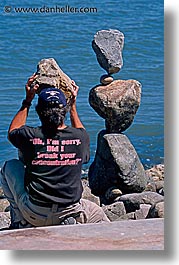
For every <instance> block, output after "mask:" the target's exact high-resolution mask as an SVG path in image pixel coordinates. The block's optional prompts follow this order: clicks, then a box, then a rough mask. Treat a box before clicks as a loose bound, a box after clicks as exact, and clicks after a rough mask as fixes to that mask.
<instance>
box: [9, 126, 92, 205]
mask: <svg viewBox="0 0 179 265" xmlns="http://www.w3.org/2000/svg"><path fill="white" fill-rule="evenodd" d="M9 140H10V141H11V143H12V144H13V145H14V146H15V147H17V148H18V149H19V150H20V151H21V152H22V154H23V159H24V163H25V165H26V172H25V187H26V190H27V191H28V193H29V196H30V198H31V199H33V200H35V201H37V202H41V203H43V202H46V203H51V202H52V203H59V204H61V205H62V206H67V205H70V204H72V203H76V202H78V201H79V200H80V198H81V195H82V184H81V168H82V164H84V163H87V162H88V161H89V136H88V134H87V132H86V131H85V129H83V128H80V129H76V128H73V127H66V128H65V129H63V130H58V132H57V133H56V135H55V136H53V137H48V136H46V135H44V133H43V131H42V127H37V128H33V127H29V126H22V127H21V128H19V129H15V130H13V131H12V132H11V133H10V135H9Z"/></svg>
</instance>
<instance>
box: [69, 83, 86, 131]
mask: <svg viewBox="0 0 179 265" xmlns="http://www.w3.org/2000/svg"><path fill="white" fill-rule="evenodd" d="M72 85H73V91H72V92H73V99H72V104H71V109H70V120H71V125H72V127H74V128H83V129H85V128H84V126H83V124H82V122H81V120H80V118H79V116H78V112H77V109H76V97H77V94H78V89H79V87H78V86H77V85H76V84H75V82H74V81H72Z"/></svg>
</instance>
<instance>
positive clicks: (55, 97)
mask: <svg viewBox="0 0 179 265" xmlns="http://www.w3.org/2000/svg"><path fill="white" fill-rule="evenodd" d="M38 102H39V103H42V104H43V103H44V105H49V106H52V105H56V104H58V105H62V107H65V106H66V105H67V102H66V98H65V95H64V93H63V92H62V91H61V90H60V89H58V88H54V87H50V88H44V89H42V91H41V92H40V93H39V98H38Z"/></svg>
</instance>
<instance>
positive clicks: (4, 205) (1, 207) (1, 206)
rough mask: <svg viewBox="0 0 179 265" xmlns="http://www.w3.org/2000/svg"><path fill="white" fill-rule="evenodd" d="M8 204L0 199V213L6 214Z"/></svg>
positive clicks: (5, 200)
mask: <svg viewBox="0 0 179 265" xmlns="http://www.w3.org/2000/svg"><path fill="white" fill-rule="evenodd" d="M9 206H10V204H9V202H8V200H7V199H5V198H4V199H0V212H7V211H9Z"/></svg>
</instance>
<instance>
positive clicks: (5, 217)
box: [0, 212, 11, 230]
mask: <svg viewBox="0 0 179 265" xmlns="http://www.w3.org/2000/svg"><path fill="white" fill-rule="evenodd" d="M10 222H11V220H10V212H8V213H4V212H0V230H1V229H3V228H8V227H9V226H10Z"/></svg>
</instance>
